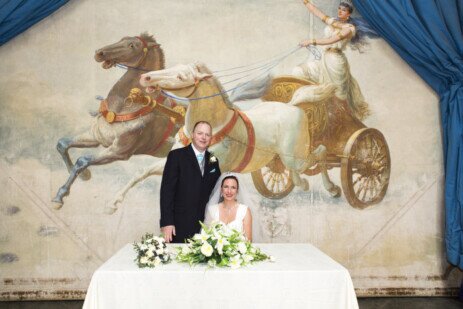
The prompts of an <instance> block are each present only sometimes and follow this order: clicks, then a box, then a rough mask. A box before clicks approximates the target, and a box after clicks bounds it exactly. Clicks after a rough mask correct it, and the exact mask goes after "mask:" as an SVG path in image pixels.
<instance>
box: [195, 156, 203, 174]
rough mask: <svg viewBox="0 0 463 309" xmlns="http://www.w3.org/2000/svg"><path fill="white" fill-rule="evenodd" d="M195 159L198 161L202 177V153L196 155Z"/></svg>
mask: <svg viewBox="0 0 463 309" xmlns="http://www.w3.org/2000/svg"><path fill="white" fill-rule="evenodd" d="M196 159H198V164H199V169H200V170H201V175H204V164H203V161H204V155H203V154H202V153H198V154H197V155H196Z"/></svg>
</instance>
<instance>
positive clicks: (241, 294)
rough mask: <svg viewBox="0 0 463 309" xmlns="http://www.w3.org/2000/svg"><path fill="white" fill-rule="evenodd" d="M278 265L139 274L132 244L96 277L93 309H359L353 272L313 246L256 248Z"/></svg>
mask: <svg viewBox="0 0 463 309" xmlns="http://www.w3.org/2000/svg"><path fill="white" fill-rule="evenodd" d="M256 246H257V247H259V248H260V249H261V250H262V251H263V252H265V253H267V254H270V255H273V256H274V257H275V258H276V261H275V262H273V263H272V262H260V263H256V264H253V265H250V266H246V267H243V268H240V269H234V270H232V269H229V268H226V269H223V268H214V269H210V268H207V267H206V266H202V265H201V266H194V267H190V266H189V265H187V264H179V263H177V262H172V263H170V264H166V265H161V266H159V267H157V268H154V269H147V268H145V269H139V268H138V267H137V266H136V265H135V263H134V261H133V260H134V258H135V251H134V250H133V248H132V245H130V244H129V245H126V246H125V247H124V248H122V249H121V250H120V251H119V252H117V253H116V254H115V255H114V256H113V257H111V258H110V259H109V260H108V261H107V262H106V263H104V264H103V265H102V266H101V267H100V268H99V269H98V270H96V271H95V273H94V274H93V277H92V280H91V282H90V286H89V288H88V291H87V296H86V298H85V303H84V309H89V308H98V309H101V308H108V309H116V308H125V309H136V308H182V309H184V308H235V309H239V308H252V309H257V308H265V309H268V308H279V309H285V308H316V309H321V308H358V304H357V298H356V296H355V291H354V287H353V285H352V280H351V278H350V275H349V272H348V271H347V269H345V268H344V267H343V266H341V265H340V264H338V263H337V262H335V261H334V260H333V259H331V258H330V257H329V256H327V255H326V254H324V253H323V252H321V251H320V250H318V249H317V248H315V247H313V246H311V245H309V244H256Z"/></svg>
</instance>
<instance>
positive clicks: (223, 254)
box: [177, 223, 272, 268]
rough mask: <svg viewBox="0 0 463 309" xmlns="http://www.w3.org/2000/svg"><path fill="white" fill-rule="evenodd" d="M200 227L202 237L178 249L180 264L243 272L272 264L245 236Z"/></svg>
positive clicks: (222, 227) (214, 226) (218, 226)
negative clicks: (257, 264) (248, 267)
mask: <svg viewBox="0 0 463 309" xmlns="http://www.w3.org/2000/svg"><path fill="white" fill-rule="evenodd" d="M200 224H201V227H202V230H201V233H199V234H195V235H194V236H193V237H192V238H190V239H188V240H187V244H186V245H185V246H184V247H178V248H177V250H178V253H177V261H179V262H183V263H189V264H190V265H195V264H208V265H209V266H210V267H215V266H219V267H231V268H239V267H241V266H246V265H248V264H250V263H254V262H258V261H265V260H272V257H270V256H268V255H266V254H265V253H263V252H261V251H260V250H259V249H258V248H256V247H254V246H253V245H252V244H251V242H250V241H247V240H246V238H245V237H244V235H243V233H240V232H238V231H237V230H233V229H229V228H228V227H226V226H225V225H223V224H221V223H217V224H212V225H211V226H210V227H207V226H205V225H204V224H203V223H200Z"/></svg>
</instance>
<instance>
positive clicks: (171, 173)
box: [160, 145, 220, 242]
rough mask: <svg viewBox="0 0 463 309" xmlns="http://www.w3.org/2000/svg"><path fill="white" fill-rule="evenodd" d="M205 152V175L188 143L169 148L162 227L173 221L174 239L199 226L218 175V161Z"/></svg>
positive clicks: (196, 229)
mask: <svg viewBox="0 0 463 309" xmlns="http://www.w3.org/2000/svg"><path fill="white" fill-rule="evenodd" d="M210 156H211V155H210V153H209V152H208V151H206V153H205V158H204V160H205V162H204V164H205V166H204V176H201V170H200V168H199V164H198V161H197V159H196V155H195V152H194V150H193V148H192V146H191V145H188V146H187V147H184V148H180V149H175V150H172V151H171V152H169V155H168V156H167V162H166V165H165V167H164V172H163V174H162V182H161V222H160V223H161V227H163V226H166V225H175V230H176V236H174V239H173V242H184V240H185V239H186V238H190V237H192V236H193V235H194V234H195V233H198V232H199V231H200V229H201V226H200V225H199V221H204V211H205V208H206V204H207V202H208V200H209V196H210V194H211V191H212V189H214V186H215V183H216V182H217V179H218V178H219V177H220V168H219V162H218V161H216V162H210Z"/></svg>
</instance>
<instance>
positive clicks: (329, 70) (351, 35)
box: [293, 0, 377, 120]
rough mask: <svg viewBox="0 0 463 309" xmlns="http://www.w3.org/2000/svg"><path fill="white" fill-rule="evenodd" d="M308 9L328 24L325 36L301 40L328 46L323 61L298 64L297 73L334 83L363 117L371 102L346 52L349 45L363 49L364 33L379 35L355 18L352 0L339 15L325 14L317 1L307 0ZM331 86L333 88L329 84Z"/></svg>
mask: <svg viewBox="0 0 463 309" xmlns="http://www.w3.org/2000/svg"><path fill="white" fill-rule="evenodd" d="M303 2H304V4H305V6H306V7H307V8H308V10H309V11H310V12H311V13H312V14H314V15H315V16H317V17H318V18H320V19H321V20H322V21H323V22H324V23H325V24H326V27H325V31H324V34H325V37H324V38H311V39H308V40H304V41H302V42H300V45H301V46H303V47H307V46H310V45H312V46H316V45H320V46H323V47H324V50H323V52H322V55H321V59H320V61H314V60H309V61H307V62H305V63H302V64H301V65H299V66H297V67H296V68H295V69H294V70H293V75H295V76H300V77H304V78H307V79H309V80H311V81H313V82H314V83H316V84H319V85H326V84H333V85H334V86H335V95H336V97H338V98H339V99H340V100H343V101H345V102H347V104H348V106H349V107H350V109H351V111H352V113H353V115H354V116H356V117H357V118H358V119H360V120H363V119H365V118H366V117H367V116H368V115H369V114H370V110H369V108H368V103H367V102H365V99H364V97H363V95H362V92H361V91H360V87H359V85H358V83H357V81H356V80H355V78H354V77H353V76H352V75H351V73H350V67H349V62H348V60H347V58H346V55H345V54H344V50H345V49H346V47H347V45H348V44H350V45H351V47H352V48H353V49H357V50H359V51H360V49H361V47H362V45H363V44H364V37H365V36H368V37H374V36H377V35H376V33H375V32H374V31H373V30H372V29H371V28H370V27H369V26H368V25H367V24H366V23H365V22H364V21H362V20H361V19H359V18H356V19H354V18H351V16H350V15H351V13H352V12H353V7H352V4H351V3H349V2H347V1H345V2H344V1H341V3H340V4H339V7H338V17H337V18H333V17H329V16H327V15H325V14H324V13H323V12H322V11H320V10H319V9H318V8H317V7H316V6H315V5H314V4H312V3H311V2H310V1H308V0H303ZM325 89H330V88H325Z"/></svg>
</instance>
